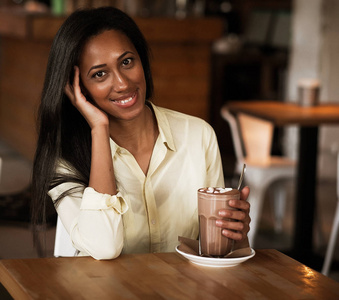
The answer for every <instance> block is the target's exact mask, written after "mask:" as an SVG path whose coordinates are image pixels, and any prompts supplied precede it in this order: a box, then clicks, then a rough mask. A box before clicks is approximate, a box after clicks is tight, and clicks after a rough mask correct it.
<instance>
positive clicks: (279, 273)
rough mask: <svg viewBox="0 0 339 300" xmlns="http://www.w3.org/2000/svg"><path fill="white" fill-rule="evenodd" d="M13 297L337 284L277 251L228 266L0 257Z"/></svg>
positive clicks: (234, 292) (124, 258) (307, 289)
mask: <svg viewBox="0 0 339 300" xmlns="http://www.w3.org/2000/svg"><path fill="white" fill-rule="evenodd" d="M0 281H1V282H2V284H3V285H4V287H5V288H6V289H7V290H8V291H9V293H10V294H11V295H12V296H13V297H14V298H15V299H275V300H277V299H327V300H328V299H339V283H338V282H336V281H334V280H332V279H330V278H328V277H326V276H324V275H322V274H321V273H318V272H316V271H314V270H313V269H310V268H308V267H306V266H305V265H303V264H301V263H299V262H297V261H295V260H293V259H291V258H290V257H288V256H286V255H284V254H282V253H280V252H278V251H277V250H257V251H256V255H255V256H254V257H253V258H252V259H250V260H248V261H246V262H244V263H242V264H240V265H238V266H235V267H231V268H229V267H228V268H213V267H202V266H198V265H195V264H193V263H191V262H189V261H188V260H186V259H185V258H184V257H182V256H181V255H179V254H178V253H156V254H153V253H150V254H134V255H121V256H120V257H118V258H117V259H114V260H110V261H97V260H94V259H93V258H90V257H71V258H69V257H67V258H66V257H65V258H37V259H10V260H0Z"/></svg>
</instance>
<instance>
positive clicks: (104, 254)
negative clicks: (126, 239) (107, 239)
mask: <svg viewBox="0 0 339 300" xmlns="http://www.w3.org/2000/svg"><path fill="white" fill-rule="evenodd" d="M122 248H123V244H122V243H121V245H118V246H117V245H114V246H112V247H106V246H101V247H100V245H98V247H95V249H91V250H90V251H88V254H89V255H90V256H92V257H93V258H94V259H96V260H110V259H114V258H117V257H118V256H119V255H120V254H121V251H122Z"/></svg>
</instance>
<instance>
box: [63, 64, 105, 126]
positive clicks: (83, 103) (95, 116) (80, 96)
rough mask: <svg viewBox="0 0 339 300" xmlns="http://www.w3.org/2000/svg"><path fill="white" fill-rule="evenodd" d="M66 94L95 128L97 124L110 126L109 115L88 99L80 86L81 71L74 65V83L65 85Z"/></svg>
mask: <svg viewBox="0 0 339 300" xmlns="http://www.w3.org/2000/svg"><path fill="white" fill-rule="evenodd" d="M65 94H66V95H67V97H68V98H69V100H70V101H71V103H72V104H73V105H74V106H75V107H76V109H77V110H78V111H79V112H80V113H81V114H82V116H83V117H84V118H85V119H86V121H87V123H88V124H89V126H90V127H91V129H92V130H93V129H94V128H95V127H96V126H108V123H109V121H108V117H107V114H106V113H105V112H103V111H102V110H101V109H100V108H98V107H97V106H95V104H93V103H92V102H90V101H88V99H87V98H86V97H85V95H84V93H83V91H81V87H80V71H79V67H78V66H75V67H74V80H73V84H71V83H70V82H68V83H67V85H66V87H65Z"/></svg>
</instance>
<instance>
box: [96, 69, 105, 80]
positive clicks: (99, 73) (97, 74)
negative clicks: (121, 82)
mask: <svg viewBox="0 0 339 300" xmlns="http://www.w3.org/2000/svg"><path fill="white" fill-rule="evenodd" d="M104 75H105V72H104V71H99V72H96V73H94V74H93V77H94V78H101V77H103V76H104Z"/></svg>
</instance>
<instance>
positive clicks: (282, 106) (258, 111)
mask: <svg viewBox="0 0 339 300" xmlns="http://www.w3.org/2000/svg"><path fill="white" fill-rule="evenodd" d="M225 107H227V108H228V109H229V110H230V111H231V112H234V113H239V112H242V113H247V114H250V115H252V116H256V117H259V118H263V119H266V120H269V121H272V122H273V123H274V124H275V125H277V126H284V125H300V126H318V125H321V124H338V123H339V105H336V104H321V105H318V106H312V107H303V106H299V105H297V104H294V103H289V102H279V101H230V102H227V104H226V105H225Z"/></svg>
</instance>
